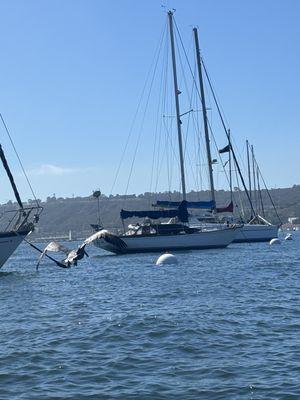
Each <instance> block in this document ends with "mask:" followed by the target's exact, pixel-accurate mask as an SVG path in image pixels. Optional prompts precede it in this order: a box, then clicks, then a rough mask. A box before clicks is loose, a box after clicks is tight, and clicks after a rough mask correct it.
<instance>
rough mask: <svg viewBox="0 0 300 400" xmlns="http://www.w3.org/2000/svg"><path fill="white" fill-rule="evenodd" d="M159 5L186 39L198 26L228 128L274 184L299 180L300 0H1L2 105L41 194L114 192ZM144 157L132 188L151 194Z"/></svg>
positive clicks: (158, 24)
mask: <svg viewBox="0 0 300 400" xmlns="http://www.w3.org/2000/svg"><path fill="white" fill-rule="evenodd" d="M162 4H164V5H166V7H167V8H168V7H170V8H175V9H176V14H175V16H176V21H177V24H178V26H179V27H180V30H181V33H182V37H183V39H184V40H185V39H186V38H188V39H189V38H190V36H191V27H192V26H194V25H197V26H198V27H199V35H200V40H201V49H202V52H203V55H204V57H205V60H206V63H207V65H208V68H209V71H210V75H211V76H212V77H213V81H214V84H215V87H216V88H217V92H218V96H219V98H220V99H221V102H222V106H223V109H224V111H225V114H226V117H227V119H228V121H229V123H230V127H231V129H232V132H233V135H234V137H235V139H236V141H237V143H242V142H243V141H244V139H245V138H248V139H249V140H250V141H251V142H252V143H253V144H254V145H255V147H256V153H257V159H258V160H259V161H260V165H261V169H262V170H263V172H264V176H265V179H266V181H267V182H268V184H269V186H270V187H283V186H291V185H293V184H299V183H300V178H299V148H300V140H299V126H300V112H299V110H300V96H299V83H300V79H299V71H300V52H299V49H300V41H299V37H300V24H299V20H300V2H299V1H298V0H285V1H280V0H252V1H249V2H246V1H240V0H226V1H224V0H215V1H209V2H208V1H206V2H205V1H200V0H185V1H179V0H177V1H176V0H174V1H172V2H171V1H165V2H163V1H160V0H151V1H146V0H144V1H142V0H122V1H121V0H116V1H103V0H43V1H40V0H22V1H21V0H9V1H8V0H2V1H1V2H0V13H1V23H0V49H1V58H0V59H1V62H0V88H1V90H0V111H1V113H2V115H3V116H4V118H5V120H6V123H7V125H8V127H9V128H10V131H11V133H12V136H13V138H14V142H15V145H16V147H17V149H18V151H19V154H20V156H21V159H22V161H23V164H24V166H25V169H26V170H27V171H28V174H29V178H30V180H31V182H32V185H33V187H34V189H35V192H36V194H37V196H38V197H39V198H46V197H47V196H48V195H52V194H53V193H55V194H56V196H57V197H58V196H71V195H72V194H74V195H75V196H81V195H88V194H89V193H91V191H92V190H93V189H95V188H98V187H100V188H101V189H102V191H103V192H104V193H106V194H109V191H110V189H111V185H112V181H113V179H114V176H115V172H116V168H117V166H118V163H119V160H120V157H121V153H122V150H123V147H124V144H125V141H126V137H127V135H128V132H129V127H130V124H131V121H132V118H133V116H134V112H135V110H136V106H137V103H138V97H139V95H140V93H141V90H142V88H143V85H144V82H145V78H146V75H147V71H148V70H149V65H150V64H151V62H152V60H153V54H154V52H155V48H156V46H157V43H158V40H159V37H160V33H161V31H162V28H163V26H164V24H165V19H166V15H165V10H164V8H162V7H161V5H162ZM145 126H146V127H147V122H145ZM0 134H1V142H2V143H3V146H4V147H5V150H6V154H7V157H8V159H9V161H10V164H11V165H12V169H13V171H14V174H15V176H16V181H17V183H18V185H19V187H20V191H21V194H22V197H23V198H25V199H27V198H29V197H30V193H29V192H28V190H27V188H26V186H25V185H24V184H23V183H24V179H22V177H21V175H20V168H19V167H18V165H17V163H16V160H15V157H14V155H13V153H12V151H11V148H10V147H9V144H8V143H7V139H6V138H5V135H4V132H3V129H1V130H0ZM148 136H149V135H148ZM148 136H147V137H146V138H145V139H144V140H145V141H146V143H147V140H150V138H149V137H148ZM149 157H150V158H151V157H152V155H151V154H149ZM144 158H145V159H146V158H147V154H144ZM144 164H145V165H144ZM150 164H151V163H150ZM150 164H149V166H148V165H147V163H146V162H145V163H143V165H142V166H141V165H140V167H139V169H138V174H137V175H138V179H137V180H136V181H135V183H134V184H133V186H131V187H130V192H137V193H140V192H144V191H147V190H148V189H149V185H148V184H145V181H144V179H143V177H144V173H145V171H146V168H150V167H151V165H150ZM122 168H123V169H124V170H126V169H127V172H129V169H130V163H128V164H126V163H125V165H124V166H123V167H122ZM0 179H1V182H2V183H1V194H0V201H6V200H8V199H10V198H12V197H13V196H12V194H11V190H10V188H9V185H8V183H7V179H6V177H5V175H4V174H3V172H1V174H0ZM121 183H122V182H121ZM121 183H118V182H117V184H116V187H115V189H114V192H115V193H122V192H124V184H121Z"/></svg>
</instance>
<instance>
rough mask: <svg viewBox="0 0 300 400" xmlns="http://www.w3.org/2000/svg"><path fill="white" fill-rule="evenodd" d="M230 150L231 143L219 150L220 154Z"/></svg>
mask: <svg viewBox="0 0 300 400" xmlns="http://www.w3.org/2000/svg"><path fill="white" fill-rule="evenodd" d="M229 151H230V144H228V145H227V146H225V147H223V149H220V150H219V154H223V153H229Z"/></svg>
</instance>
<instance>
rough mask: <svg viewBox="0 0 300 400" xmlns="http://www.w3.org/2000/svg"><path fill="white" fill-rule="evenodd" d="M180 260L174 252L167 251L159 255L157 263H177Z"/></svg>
mask: <svg viewBox="0 0 300 400" xmlns="http://www.w3.org/2000/svg"><path fill="white" fill-rule="evenodd" d="M177 263H178V260H177V258H176V257H175V256H174V254H170V253H165V254H162V255H161V256H160V257H158V259H157V261H156V265H163V264H177Z"/></svg>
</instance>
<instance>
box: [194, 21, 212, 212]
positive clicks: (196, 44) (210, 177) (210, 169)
mask: <svg viewBox="0 0 300 400" xmlns="http://www.w3.org/2000/svg"><path fill="white" fill-rule="evenodd" d="M193 32H194V40H195V48H196V59H197V67H198V75H199V84H200V94H201V103H202V113H203V122H204V134H205V144H206V154H207V163H208V172H209V183H210V191H211V199H212V201H213V203H214V208H213V209H215V208H216V197H215V188H214V177H213V169H212V158H211V151H210V141H209V132H208V122H207V112H206V104H205V94H204V84H203V76H202V66H201V56H200V47H199V39H198V31H197V28H194V29H193Z"/></svg>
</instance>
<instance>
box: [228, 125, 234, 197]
mask: <svg viewBox="0 0 300 400" xmlns="http://www.w3.org/2000/svg"><path fill="white" fill-rule="evenodd" d="M228 138H229V139H228V145H229V160H228V161H229V188H230V201H231V202H232V201H233V195H232V170H231V143H230V129H228Z"/></svg>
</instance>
